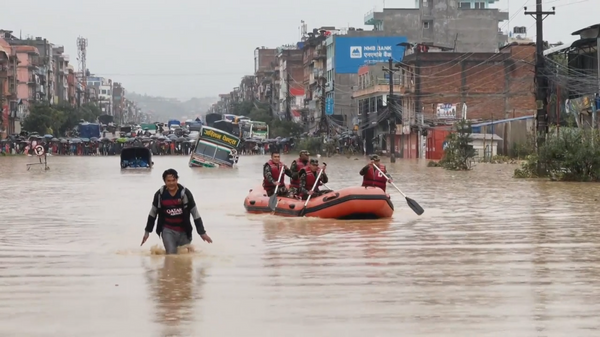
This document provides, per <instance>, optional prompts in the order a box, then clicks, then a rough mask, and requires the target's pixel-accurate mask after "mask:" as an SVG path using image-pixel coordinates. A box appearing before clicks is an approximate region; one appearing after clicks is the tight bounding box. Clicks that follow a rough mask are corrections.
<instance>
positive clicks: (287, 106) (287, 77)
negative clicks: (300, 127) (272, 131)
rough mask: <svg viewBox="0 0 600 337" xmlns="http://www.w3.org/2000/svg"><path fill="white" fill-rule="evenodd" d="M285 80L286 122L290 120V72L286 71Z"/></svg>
mask: <svg viewBox="0 0 600 337" xmlns="http://www.w3.org/2000/svg"><path fill="white" fill-rule="evenodd" d="M286 74H287V75H286V79H285V86H286V90H285V118H286V119H287V120H288V121H291V120H292V104H291V103H292V97H291V96H290V91H291V90H292V88H291V87H290V81H291V80H290V78H291V76H290V72H289V71H286Z"/></svg>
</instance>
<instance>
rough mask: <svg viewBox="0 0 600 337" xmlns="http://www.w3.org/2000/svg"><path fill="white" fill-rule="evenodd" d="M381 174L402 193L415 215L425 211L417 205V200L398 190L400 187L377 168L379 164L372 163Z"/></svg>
mask: <svg viewBox="0 0 600 337" xmlns="http://www.w3.org/2000/svg"><path fill="white" fill-rule="evenodd" d="M373 166H374V167H375V168H376V169H377V170H378V171H379V172H380V173H381V174H383V176H384V177H386V179H387V180H388V183H390V184H392V186H394V187H395V188H396V189H397V190H398V192H400V194H402V196H404V198H405V199H406V203H407V204H408V207H410V209H412V210H413V212H415V213H417V215H421V214H423V212H425V211H424V210H423V207H421V205H419V203H418V202H416V201H415V200H413V199H411V198H409V197H407V196H406V194H404V192H402V190H400V188H398V186H396V184H394V183H393V182H392V181H390V178H389V177H388V176H387V175H386V174H385V173H383V171H382V170H381V169H380V168H379V166H377V165H373Z"/></svg>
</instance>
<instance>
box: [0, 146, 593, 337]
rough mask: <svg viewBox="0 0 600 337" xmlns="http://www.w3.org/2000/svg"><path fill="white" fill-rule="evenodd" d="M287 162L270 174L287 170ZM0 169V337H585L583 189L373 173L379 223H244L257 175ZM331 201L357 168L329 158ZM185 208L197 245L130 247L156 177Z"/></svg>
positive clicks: (588, 191)
mask: <svg viewBox="0 0 600 337" xmlns="http://www.w3.org/2000/svg"><path fill="white" fill-rule="evenodd" d="M292 159H293V158H292V157H287V158H284V161H286V162H287V163H288V165H289V163H290V162H291V160H292ZM33 160H35V158H32V157H0V183H1V186H2V190H3V193H2V196H0V202H1V204H2V207H1V208H0V219H1V220H0V317H1V318H0V323H1V324H0V336H86V337H92V336H98V337H100V336H102V337H105V336H309V335H311V336H315V337H316V336H335V335H340V336H365V335H369V336H461V337H463V336H511V337H517V336H567V335H569V336H598V335H600V332H599V331H598V329H599V328H600V320H598V318H597V317H598V313H599V312H600V301H599V300H598V299H599V296H600V270H599V265H600V236H599V234H598V232H599V229H598V217H599V215H600V211H598V207H597V206H596V205H597V203H598V199H600V189H598V187H597V185H595V184H563V183H551V182H536V181H526V180H515V179H512V178H511V172H512V170H513V169H514V166H513V165H487V166H484V165H479V166H478V167H476V169H475V170H474V171H473V172H448V171H443V170H441V169H436V168H426V167H425V166H426V163H425V162H419V163H418V162H416V161H398V162H397V163H396V164H393V165H388V169H389V171H390V172H391V173H392V174H393V175H394V177H395V178H396V182H397V183H398V184H399V185H400V187H401V188H402V189H403V190H404V192H405V193H407V194H408V195H409V196H410V197H412V198H414V199H416V200H417V201H418V202H419V203H420V204H421V205H422V206H423V208H425V214H424V215H423V216H421V217H417V216H416V215H414V214H413V213H412V211H411V210H410V209H409V208H408V207H407V206H406V203H405V201H404V199H403V198H402V197H401V196H400V195H399V194H398V193H396V192H394V191H390V192H391V193H392V199H393V200H394V203H395V205H396V213H395V215H394V218H393V219H392V220H380V221H367V222H364V221H363V222H357V221H354V222H343V221H334V220H319V219H281V218H277V217H274V216H270V215H246V214H245V212H244V208H243V206H242V202H243V199H244V197H245V195H246V193H247V192H248V190H249V189H250V188H252V187H254V186H256V185H257V184H259V179H260V172H261V165H262V163H263V162H264V161H265V160H266V157H262V156H254V157H252V156H251V157H242V158H241V159H240V163H241V167H240V168H239V169H237V170H230V171H216V170H206V169H205V170H203V169H190V168H188V167H187V158H185V157H154V161H155V163H156V167H155V169H154V170H153V171H152V172H150V173H147V172H121V170H120V169H119V159H118V158H116V157H91V158H81V157H50V158H49V165H50V168H51V169H50V171H47V172H43V171H41V170H38V169H35V168H32V169H31V171H29V172H28V171H26V168H25V164H26V163H29V162H32V161H33ZM326 161H327V163H328V174H329V176H330V183H329V184H328V185H329V186H330V187H331V188H334V189H335V188H340V187H346V186H351V185H356V184H359V182H360V177H359V176H358V174H357V173H358V170H359V169H360V167H361V166H362V165H363V164H364V163H365V161H364V159H363V158H360V159H359V160H354V159H353V158H350V159H348V158H329V159H327V160H326ZM171 167H172V168H175V169H177V170H178V171H179V173H180V176H181V178H180V182H181V183H182V184H183V185H185V186H186V187H188V188H190V189H191V191H192V192H193V193H194V195H195V197H196V199H197V201H198V202H199V204H200V208H201V213H202V215H203V218H204V222H205V224H206V227H207V230H208V233H209V234H210V235H211V236H212V238H213V240H214V241H215V243H214V244H212V245H208V244H205V243H203V242H200V238H199V237H198V236H197V235H196V236H195V237H194V245H195V247H196V248H197V250H198V252H197V253H195V254H191V255H180V256H174V257H168V258H166V257H165V256H160V255H151V252H150V250H151V246H153V245H158V244H159V239H158V237H157V236H156V235H155V234H152V236H151V238H150V240H149V242H148V243H147V244H146V245H145V246H144V247H142V248H140V247H139V243H140V240H141V237H142V235H143V228H144V224H145V221H146V217H147V212H148V210H149V208H150V202H151V199H152V195H153V193H154V192H155V191H156V190H157V189H158V188H159V187H160V184H161V178H160V175H161V174H162V171H163V170H164V169H167V168H171Z"/></svg>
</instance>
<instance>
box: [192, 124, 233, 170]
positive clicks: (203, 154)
mask: <svg viewBox="0 0 600 337" xmlns="http://www.w3.org/2000/svg"><path fill="white" fill-rule="evenodd" d="M239 145H240V139H239V138H238V137H236V136H234V135H232V134H230V133H227V132H225V131H222V130H219V129H216V128H212V127H209V126H202V129H201V130H200V134H199V136H198V140H197V141H196V145H195V146H194V151H192V155H191V156H190V162H189V165H190V167H218V168H226V167H233V166H234V165H235V164H237V162H238V152H237V148H238V146H239Z"/></svg>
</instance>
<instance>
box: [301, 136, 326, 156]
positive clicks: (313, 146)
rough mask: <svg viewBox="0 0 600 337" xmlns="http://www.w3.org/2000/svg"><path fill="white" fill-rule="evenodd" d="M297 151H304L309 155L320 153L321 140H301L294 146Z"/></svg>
mask: <svg viewBox="0 0 600 337" xmlns="http://www.w3.org/2000/svg"><path fill="white" fill-rule="evenodd" d="M296 148H297V149H298V150H306V151H308V152H310V153H311V154H317V153H322V152H323V151H322V149H323V140H322V139H321V138H320V137H309V138H303V139H301V140H300V142H298V146H296Z"/></svg>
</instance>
